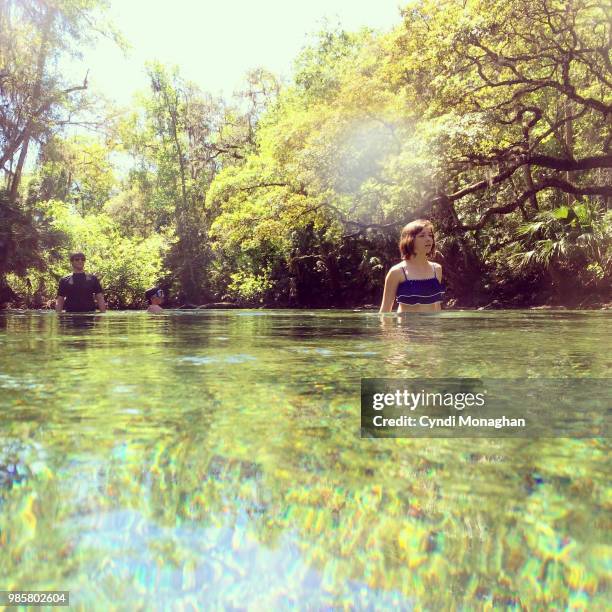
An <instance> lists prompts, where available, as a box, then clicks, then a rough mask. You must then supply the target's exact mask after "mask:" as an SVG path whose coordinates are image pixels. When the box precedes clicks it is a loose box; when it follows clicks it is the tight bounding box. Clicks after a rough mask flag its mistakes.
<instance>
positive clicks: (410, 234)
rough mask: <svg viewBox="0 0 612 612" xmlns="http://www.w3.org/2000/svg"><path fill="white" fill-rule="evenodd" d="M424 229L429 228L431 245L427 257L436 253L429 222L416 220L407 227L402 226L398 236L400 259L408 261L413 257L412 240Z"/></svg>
mask: <svg viewBox="0 0 612 612" xmlns="http://www.w3.org/2000/svg"><path fill="white" fill-rule="evenodd" d="M426 227H429V228H431V237H432V245H431V249H430V251H429V255H432V254H433V253H435V252H436V238H435V236H434V228H433V224H432V222H431V221H428V220H427V219H417V220H416V221H411V222H410V223H409V224H408V225H405V226H404V229H402V233H401V235H400V241H399V249H400V253H401V255H402V259H410V257H412V255H414V238H415V236H417V234H420V233H421V232H422V231H423V230H424V229H425V228H426Z"/></svg>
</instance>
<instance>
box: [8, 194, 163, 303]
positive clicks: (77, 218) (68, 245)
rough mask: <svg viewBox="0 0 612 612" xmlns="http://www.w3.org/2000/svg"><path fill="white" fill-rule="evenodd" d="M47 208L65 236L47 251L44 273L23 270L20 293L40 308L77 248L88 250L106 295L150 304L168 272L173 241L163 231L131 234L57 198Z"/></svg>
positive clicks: (16, 284) (120, 300)
mask: <svg viewBox="0 0 612 612" xmlns="http://www.w3.org/2000/svg"><path fill="white" fill-rule="evenodd" d="M44 211H45V214H46V215H47V217H48V218H50V219H52V221H51V226H52V228H53V229H54V230H55V231H56V232H57V233H58V234H59V235H61V236H63V237H64V240H63V241H62V243H61V246H58V247H56V249H55V250H54V251H53V252H48V253H42V254H41V255H42V257H43V259H44V267H42V269H43V271H42V272H41V271H40V268H41V266H39V269H38V270H37V269H36V268H34V269H26V270H20V276H13V277H11V279H10V281H11V284H12V285H13V287H14V288H15V290H16V291H17V293H19V294H21V295H22V296H24V297H25V298H26V300H27V301H29V302H30V304H31V305H33V306H40V305H42V302H43V301H44V300H45V298H46V299H49V298H52V297H54V296H55V291H56V290H57V283H58V281H59V279H60V278H61V277H62V276H64V275H66V274H70V272H71V268H70V263H69V255H70V253H71V252H73V251H82V252H84V253H85V255H86V257H87V267H86V270H87V271H88V272H91V273H93V274H96V275H97V276H98V277H99V278H100V281H101V283H102V287H103V288H104V294H105V296H106V299H107V301H108V303H109V304H110V305H111V306H112V307H115V308H132V307H139V306H142V305H144V303H145V300H144V296H143V294H144V291H145V290H146V289H148V288H149V287H151V286H152V285H154V284H155V283H157V282H158V281H159V280H160V278H162V277H163V276H164V275H165V274H166V271H165V270H164V268H163V264H162V261H163V257H164V254H165V252H166V251H167V249H168V240H167V238H166V237H164V236H163V235H154V236H150V237H149V238H146V239H141V238H129V237H126V236H124V235H122V234H121V232H120V229H119V227H118V226H117V224H116V223H115V222H114V221H113V220H112V219H111V218H110V217H109V216H108V215H106V214H104V213H99V214H90V215H86V216H84V217H83V216H82V215H81V214H80V213H78V212H76V211H74V210H73V209H72V207H71V206H70V205H67V204H66V203H64V202H60V201H57V200H52V201H49V202H47V203H46V204H45V205H44Z"/></svg>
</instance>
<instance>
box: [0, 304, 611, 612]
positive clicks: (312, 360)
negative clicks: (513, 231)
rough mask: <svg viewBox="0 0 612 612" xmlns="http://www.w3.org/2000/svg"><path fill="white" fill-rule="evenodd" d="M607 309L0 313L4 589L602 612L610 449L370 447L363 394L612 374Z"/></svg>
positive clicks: (229, 602)
mask: <svg viewBox="0 0 612 612" xmlns="http://www.w3.org/2000/svg"><path fill="white" fill-rule="evenodd" d="M608 321H609V317H608V315H606V314H605V313H599V312H589V313H584V312H568V311H563V312H547V313H543V312H537V313H533V312H517V311H514V312H478V313H465V312H445V313H442V314H437V315H419V316H414V315H413V316H386V317H380V316H378V315H376V314H371V313H354V312H345V311H341V312H327V311H322V312H295V311H237V312H236V311H233V312H232V311H224V312H212V311H205V312H166V313H165V314H163V315H161V316H157V317H150V316H147V315H146V314H144V313H116V312H112V313H107V314H106V315H102V316H101V315H72V316H68V317H66V316H62V317H57V316H56V315H55V314H54V313H25V314H19V313H13V314H2V315H0V349H1V353H0V354H1V356H0V364H1V367H0V397H1V399H0V407H1V409H0V424H1V428H2V437H1V440H0V545H1V546H2V549H1V550H2V553H1V554H0V589H8V588H21V589H64V590H70V591H71V602H72V603H73V604H74V605H76V606H77V607H81V608H82V609H108V608H109V607H111V606H113V605H117V606H119V607H121V608H123V609H138V608H139V607H143V608H155V607H157V608H158V609H164V608H168V609H169V608H171V606H172V605H175V606H176V607H177V609H180V608H181V606H183V607H185V608H188V607H189V606H190V605H192V606H196V607H202V606H205V607H206V608H209V609H210V608H212V609H215V608H244V607H247V606H250V607H251V608H252V609H266V610H267V609H289V608H294V607H296V606H297V607H301V608H306V609H321V608H325V607H338V608H349V609H350V608H357V609H381V608H391V607H396V608H401V609H412V608H415V609H419V608H426V609H450V608H453V607H457V608H460V607H463V608H464V609H479V608H481V607H486V606H487V605H489V606H493V607H499V608H506V607H512V606H516V607H517V608H519V607H521V606H523V607H525V608H527V609H538V608H561V609H564V608H575V609H588V610H592V609H604V608H605V605H606V602H607V601H609V591H608V590H607V589H608V586H607V585H608V583H607V579H608V578H609V574H607V573H606V572H607V571H608V569H607V568H608V566H607V565H606V564H607V563H609V559H610V552H611V547H610V535H609V534H610V533H611V530H610V527H611V526H612V525H611V524H610V513H609V510H610V489H609V487H608V480H609V477H608V474H609V470H610V463H609V459H608V457H609V451H610V448H609V443H608V442H607V441H606V440H601V439H590V440H571V439H559V440H552V439H542V440H533V439H532V440H529V439H520V440H517V439H514V440H511V439H418V440H416V439H415V440H406V439H404V440H389V439H387V440H370V439H367V440H366V439H364V440H362V439H360V437H359V431H360V419H359V389H360V379H361V378H362V377H394V378H402V377H411V378H412V377H453V376H457V377H458V376H463V377H474V376H482V377H517V378H518V377H561V378H564V377H595V378H597V377H605V376H609V372H610V362H609V358H608V357H607V355H606V354H605V353H604V352H603V351H602V350H601V349H600V348H597V347H601V339H602V338H603V337H604V334H605V333H606V331H607V323H608ZM519 392H520V391H519Z"/></svg>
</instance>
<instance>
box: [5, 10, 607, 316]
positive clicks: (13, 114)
mask: <svg viewBox="0 0 612 612" xmlns="http://www.w3.org/2000/svg"><path fill="white" fill-rule="evenodd" d="M103 16H104V3H103V2H101V1H100V0H54V1H53V2H49V1H43V0H19V1H17V0H5V1H4V2H3V3H2V4H0V97H1V103H0V155H1V160H0V169H1V171H2V174H3V181H4V182H3V185H2V192H1V193H0V220H1V222H0V284H1V285H2V287H1V292H2V295H0V300H2V301H11V300H12V301H13V302H14V303H19V304H22V305H27V306H30V307H35V306H42V305H44V304H45V303H46V302H47V301H48V300H49V299H51V298H53V297H54V295H55V289H56V286H57V280H58V278H59V277H60V276H62V275H64V274H67V273H68V272H69V269H68V268H67V267H66V266H67V254H68V252H69V251H71V250H73V249H79V250H83V251H85V252H86V253H87V255H88V256H89V262H88V269H90V270H91V271H94V272H96V273H98V274H99V275H100V277H101V279H102V282H103V285H104V287H105V290H106V292H107V297H108V298H109V302H110V304H111V306H115V307H121V308H126V307H137V306H140V305H141V304H142V301H143V298H142V293H143V291H144V289H145V288H146V287H147V286H150V285H151V284H153V283H161V284H162V285H163V286H165V287H166V288H167V289H168V290H169V291H170V294H171V295H172V296H173V297H172V299H173V300H174V303H175V304H185V303H190V304H202V303H205V302H216V301H227V302H233V303H235V304H239V305H267V306H289V307H331V306H338V307H347V306H356V305H360V304H366V303H375V302H377V301H378V300H379V299H380V294H381V292H382V286H383V279H384V275H385V273H386V271H387V270H388V268H389V267H390V266H391V265H392V264H393V263H394V262H396V261H397V259H398V252H397V251H398V249H397V238H398V235H399V231H400V229H401V227H402V225H403V224H405V223H406V222H408V221H409V220H411V219H414V218H417V217H427V218H431V219H432V220H433V221H434V223H435V226H436V232H437V247H438V251H439V252H438V254H437V256H436V259H437V261H439V262H440V263H442V265H443V266H444V271H445V272H444V273H445V278H446V282H447V285H448V295H449V298H450V304H451V305H457V306H466V307H474V306H485V305H505V306H528V305H538V304H553V305H566V306H574V307H584V306H589V305H592V304H596V303H601V302H605V301H609V299H610V298H609V278H610V272H611V271H612V270H611V268H612V245H611V237H612V229H611V227H612V224H611V220H612V219H611V217H612V214H611V213H610V211H609V204H610V199H611V198H612V187H611V186H610V185H611V183H612V181H611V180H610V178H611V170H610V168H611V167H612V155H611V153H610V143H611V138H612V137H611V131H610V125H611V123H610V115H611V110H612V105H611V102H612V93H611V91H612V90H611V85H612V65H611V62H610V22H609V20H608V17H607V14H606V3H604V2H586V0H571V1H570V0H564V1H561V0H537V1H533V0H511V1H510V2H508V1H504V2H502V1H501V0H500V1H498V0H493V1H487V2H484V1H482V0H473V1H470V2H458V1H456V0H443V1H436V2H433V1H430V0H418V1H416V2H411V3H408V4H407V5H406V7H405V8H404V10H403V11H402V12H401V15H400V14H398V23H397V26H396V27H395V28H394V29H392V30H391V31H389V32H386V33H380V32H372V31H368V30H363V31H360V32H346V31H343V30H342V29H339V28H337V29H334V28H328V29H326V30H325V31H322V32H320V33H319V34H318V35H317V36H314V37H313V40H312V43H311V44H310V45H309V46H308V47H306V48H304V50H303V51H302V53H301V54H300V55H299V57H297V58H296V60H295V64H294V70H293V73H292V75H291V78H290V79H289V81H288V82H284V83H281V81H280V80H279V78H278V77H277V76H275V75H273V74H271V73H269V72H268V71H266V70H265V69H261V68H260V69H254V70H253V71H252V72H250V73H249V74H248V75H246V77H245V82H244V88H243V90H242V91H241V92H240V93H239V94H237V95H236V97H235V98H234V99H232V100H223V99H218V98H216V97H214V96H212V95H210V94H209V93H207V92H204V91H202V90H201V89H200V88H199V87H198V86H196V85H195V84H193V83H190V82H188V81H187V80H186V79H184V78H183V77H182V76H181V73H180V69H179V68H171V67H167V66H163V65H160V64H156V63H149V64H148V65H147V71H148V76H149V82H150V88H149V90H148V91H145V92H141V94H140V95H139V96H138V97H137V98H136V99H135V100H134V103H133V105H132V107H131V108H129V109H117V108H112V107H111V106H109V104H108V103H107V102H104V101H103V100H102V99H101V98H97V97H96V96H95V95H94V94H92V93H91V92H90V91H89V89H88V83H87V76H85V75H84V79H83V81H82V82H79V83H74V82H67V81H66V80H65V79H64V78H63V77H62V72H61V70H60V68H59V67H58V66H59V64H58V59H60V58H62V57H64V56H66V55H69V54H76V53H78V49H79V47H80V46H82V45H84V44H88V43H89V42H90V41H91V40H92V39H94V38H95V36H96V35H98V34H99V32H102V33H103V34H105V35H107V36H112V37H114V38H115V39H116V40H117V43H118V44H121V38H120V36H119V35H118V34H116V32H115V31H114V30H113V27H112V25H110V24H106V25H100V24H105V22H104V20H103ZM93 23H97V24H98V25H96V26H95V28H94V26H93V25H92V24H93ZM75 126H76V127H78V128H79V129H76V130H75Z"/></svg>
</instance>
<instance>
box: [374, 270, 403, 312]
mask: <svg viewBox="0 0 612 612" xmlns="http://www.w3.org/2000/svg"><path fill="white" fill-rule="evenodd" d="M398 285H399V280H398V274H397V270H393V269H391V270H389V273H388V274H387V278H385V290H384V292H383V299H382V304H381V305H380V310H379V312H391V310H393V304H394V302H395V296H396V294H397V286H398Z"/></svg>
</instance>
